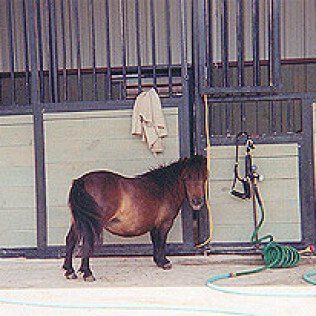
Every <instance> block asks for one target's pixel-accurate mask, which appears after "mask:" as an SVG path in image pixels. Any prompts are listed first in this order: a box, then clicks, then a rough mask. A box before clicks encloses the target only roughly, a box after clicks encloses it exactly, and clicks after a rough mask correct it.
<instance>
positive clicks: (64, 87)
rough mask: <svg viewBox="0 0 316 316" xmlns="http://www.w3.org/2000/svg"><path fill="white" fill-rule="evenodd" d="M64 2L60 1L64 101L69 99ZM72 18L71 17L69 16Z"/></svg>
mask: <svg viewBox="0 0 316 316" xmlns="http://www.w3.org/2000/svg"><path fill="white" fill-rule="evenodd" d="M64 10H65V7H64V1H60V18H61V36H62V53H63V101H66V100H67V98H68V91H67V90H68V80H67V64H66V61H67V52H66V32H65V13H64ZM69 18H70V16H69Z"/></svg>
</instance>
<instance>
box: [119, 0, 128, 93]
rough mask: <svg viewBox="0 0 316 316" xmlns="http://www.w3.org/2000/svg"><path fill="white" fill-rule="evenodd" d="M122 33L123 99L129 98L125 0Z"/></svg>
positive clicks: (121, 16)
mask: <svg viewBox="0 0 316 316" xmlns="http://www.w3.org/2000/svg"><path fill="white" fill-rule="evenodd" d="M119 10H120V33H121V40H122V43H121V45H122V46H121V49H122V77H123V99H125V98H126V97H127V79H126V38H125V33H126V30H125V24H126V23H125V19H126V18H125V0H120V3H119Z"/></svg>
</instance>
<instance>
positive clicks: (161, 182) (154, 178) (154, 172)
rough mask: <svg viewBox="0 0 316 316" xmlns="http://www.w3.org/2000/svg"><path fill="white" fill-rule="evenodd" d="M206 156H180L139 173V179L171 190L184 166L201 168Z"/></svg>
mask: <svg viewBox="0 0 316 316" xmlns="http://www.w3.org/2000/svg"><path fill="white" fill-rule="evenodd" d="M204 161H205V158H204V157H203V156H199V155H195V156H193V157H191V158H180V159H179V160H177V161H174V162H172V163H170V164H162V165H160V166H158V167H157V168H153V169H151V170H149V171H148V172H145V173H143V174H141V175H138V176H137V178H139V179H147V180H149V181H151V182H153V183H155V184H156V185H157V186H158V187H159V188H160V189H163V190H164V191H166V190H170V189H171V187H172V188H173V187H174V184H175V181H177V180H178V178H179V175H180V173H181V171H182V170H183V169H184V168H188V169H191V168H194V169H199V168H201V166H202V165H203V163H204Z"/></svg>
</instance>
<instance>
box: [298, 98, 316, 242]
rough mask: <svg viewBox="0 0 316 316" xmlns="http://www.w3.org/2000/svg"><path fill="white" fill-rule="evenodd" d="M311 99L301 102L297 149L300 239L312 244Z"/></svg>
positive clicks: (315, 230) (314, 231) (315, 232)
mask: <svg viewBox="0 0 316 316" xmlns="http://www.w3.org/2000/svg"><path fill="white" fill-rule="evenodd" d="M313 101H315V99H310V100H308V99H307V100H304V101H303V102H302V130H303V132H302V136H303V139H302V141H301V143H300V146H299V150H300V154H299V175H300V201H301V219H302V241H303V242H305V243H308V244H313V243H314V242H315V237H316V225H315V212H314V207H315V196H314V194H315V191H314V159H315V158H314V154H313V153H314V146H313V144H314V142H313Z"/></svg>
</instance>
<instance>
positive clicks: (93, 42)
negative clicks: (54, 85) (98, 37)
mask: <svg viewBox="0 0 316 316" xmlns="http://www.w3.org/2000/svg"><path fill="white" fill-rule="evenodd" d="M89 12H90V19H91V20H90V23H91V53H92V71H93V75H92V76H93V92H94V100H98V89H97V74H96V57H95V25H94V0H90V3H89Z"/></svg>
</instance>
